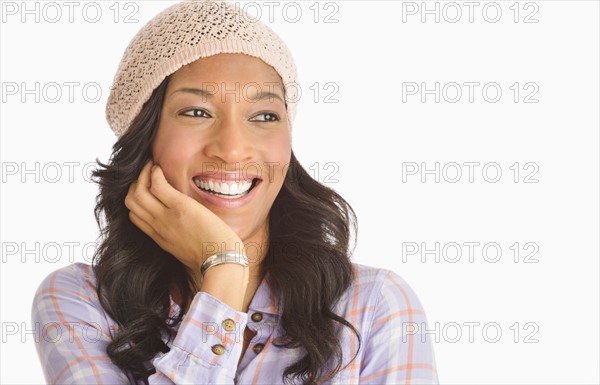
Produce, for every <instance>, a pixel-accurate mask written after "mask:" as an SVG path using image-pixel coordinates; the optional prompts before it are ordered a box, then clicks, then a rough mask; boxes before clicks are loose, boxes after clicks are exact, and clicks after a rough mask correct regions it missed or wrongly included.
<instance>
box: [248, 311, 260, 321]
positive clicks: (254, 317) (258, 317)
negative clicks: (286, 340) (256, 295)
mask: <svg viewBox="0 0 600 385" xmlns="http://www.w3.org/2000/svg"><path fill="white" fill-rule="evenodd" d="M250 318H252V321H254V322H260V321H262V318H263V317H262V313H254V314H252V317H250Z"/></svg>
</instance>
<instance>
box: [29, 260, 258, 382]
mask: <svg viewBox="0 0 600 385" xmlns="http://www.w3.org/2000/svg"><path fill="white" fill-rule="evenodd" d="M247 317H248V315H247V314H246V313H242V312H238V311H236V310H234V309H233V308H231V307H229V306H228V305H226V304H225V303H223V302H221V301H220V300H218V299H217V298H215V297H213V296H212V295H210V294H208V293H206V292H198V293H196V295H195V296H194V299H193V301H192V303H191V305H190V308H189V311H188V313H187V314H185V316H184V317H183V320H182V323H181V325H180V327H179V330H178V331H177V335H176V336H175V339H174V340H173V343H172V346H171V350H170V351H169V352H167V353H158V354H157V355H156V356H155V357H154V358H153V359H152V364H153V365H154V367H155V368H156V373H154V374H152V375H151V376H150V377H149V378H148V382H149V384H214V383H219V384H233V383H234V382H233V378H234V377H235V373H236V370H237V363H238V359H239V357H240V355H241V350H242V344H243V331H244V328H245V327H246V323H247ZM31 319H32V325H34V327H35V328H36V330H41V333H40V338H39V340H36V349H37V353H38V357H39V359H40V362H41V364H42V368H43V370H44V376H45V379H46V383H48V384H132V383H134V382H133V379H131V377H130V376H128V375H127V374H126V373H124V372H123V371H122V370H121V369H120V368H118V367H117V366H116V365H114V364H113V363H112V361H111V360H110V358H109V357H108V355H107V353H106V346H107V345H108V343H109V342H110V341H111V335H110V329H109V323H108V320H107V318H106V314H105V313H104V311H103V310H102V307H101V306H100V304H99V301H98V297H97V295H96V292H95V289H94V288H93V286H91V284H90V282H89V281H87V280H86V279H85V277H84V273H83V271H82V269H80V268H79V267H77V265H76V264H74V265H70V266H67V267H65V268H62V269H59V270H57V271H55V272H53V273H51V274H50V275H48V276H47V277H46V278H45V279H44V280H43V281H42V283H41V284H40V286H39V287H38V289H37V292H36V294H35V297H34V300H33V304H32V309H31Z"/></svg>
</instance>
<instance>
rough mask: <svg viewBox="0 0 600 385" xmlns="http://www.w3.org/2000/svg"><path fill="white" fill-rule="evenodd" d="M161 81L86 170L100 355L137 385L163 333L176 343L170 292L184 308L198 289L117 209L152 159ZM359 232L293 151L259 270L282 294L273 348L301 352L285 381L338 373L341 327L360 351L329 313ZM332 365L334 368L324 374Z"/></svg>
mask: <svg viewBox="0 0 600 385" xmlns="http://www.w3.org/2000/svg"><path fill="white" fill-rule="evenodd" d="M168 82H169V77H167V78H166V79H165V80H164V81H163V82H162V83H161V85H160V86H159V87H157V88H156V89H155V90H154V92H153V94H152V96H151V97H150V99H149V100H148V101H147V102H146V103H145V104H144V106H143V108H142V110H141V112H140V113H139V114H138V115H137V117H136V118H135V119H134V121H133V122H132V124H131V126H130V128H129V130H128V131H127V132H126V133H125V134H124V135H123V136H122V137H121V138H120V139H119V140H118V141H117V142H116V143H115V144H114V146H113V150H112V154H111V156H110V159H109V161H108V164H104V163H102V162H100V161H99V160H98V159H96V162H97V163H98V165H99V167H98V168H97V169H95V170H94V171H93V173H92V176H93V178H94V181H95V182H96V183H98V185H99V193H98V195H97V197H96V207H95V210H94V214H95V217H96V222H97V223H98V226H99V228H100V244H99V247H98V249H97V250H96V253H95V255H94V257H93V261H92V265H93V266H92V267H93V271H94V273H95V276H96V290H97V292H98V293H99V295H98V297H99V299H100V303H101V305H102V307H103V309H104V310H105V311H106V313H107V314H108V315H109V316H110V317H111V318H112V319H113V320H115V322H117V324H118V325H119V328H120V330H119V332H118V333H116V335H115V336H113V338H112V341H111V342H110V343H109V344H108V346H107V349H106V351H107V354H108V356H109V357H110V358H111V360H112V362H113V363H114V364H115V365H117V366H118V367H119V368H120V369H122V370H123V371H125V372H127V373H130V374H131V375H132V376H133V378H134V379H135V381H136V382H137V381H142V382H144V383H147V382H148V377H149V376H150V375H151V374H153V373H155V369H154V368H153V367H152V365H148V361H150V360H151V359H152V358H153V357H154V356H155V355H156V354H157V353H158V352H163V353H166V352H168V351H169V350H170V349H169V347H168V346H167V344H166V343H165V342H164V341H163V337H164V336H166V337H167V338H168V341H170V340H171V339H173V338H174V337H175V333H174V332H173V330H172V328H173V326H175V325H177V324H179V323H180V322H181V321H182V318H183V314H182V313H183V312H180V314H179V315H178V316H177V317H175V318H173V317H170V316H169V308H170V299H169V295H170V293H171V290H173V289H174V290H177V291H178V292H179V293H181V299H182V304H181V308H182V309H187V308H188V306H189V304H190V303H191V301H192V299H193V297H194V295H195V293H196V292H197V291H198V290H199V289H198V287H196V284H195V281H194V279H193V277H192V276H191V274H190V271H189V270H188V269H187V268H186V266H185V265H183V264H182V263H181V262H179V260H177V259H176V258H175V257H174V256H172V255H171V254H170V253H168V252H166V251H165V250H163V249H161V248H160V247H159V246H158V245H157V244H156V243H155V242H154V241H153V240H152V238H150V237H149V236H147V235H146V234H145V233H144V232H142V231H141V230H140V229H139V228H137V227H136V226H135V225H134V224H133V223H132V222H131V221H130V219H129V211H128V209H127V208H126V207H125V203H124V201H125V196H126V195H127V191H128V188H129V185H130V184H131V183H132V182H134V181H135V180H136V179H137V177H138V175H139V173H140V171H141V169H142V167H143V165H144V164H145V163H146V161H148V160H149V159H151V158H152V151H151V144H152V141H153V138H154V136H155V134H156V131H157V128H158V122H159V118H160V111H161V108H162V104H163V99H164V95H165V90H166V88H167V84H168ZM357 230H358V229H357V221H356V215H355V213H354V210H353V209H352V207H351V206H350V205H349V204H348V203H347V202H346V201H345V200H344V199H343V198H342V197H341V196H340V195H339V194H337V193H336V192H335V191H333V190H332V189H330V188H328V187H326V186H324V185H323V184H321V183H319V182H318V181H316V180H314V179H313V178H312V177H311V176H310V175H309V174H308V173H307V172H306V170H305V169H304V168H303V167H302V166H301V165H300V164H299V163H298V161H297V160H296V157H295V156H294V153H293V151H292V154H291V160H290V165H289V169H288V172H287V174H286V177H285V180H284V183H283V186H282V188H281V190H280V192H279V194H278V196H277V197H276V199H275V201H274V203H273V206H272V207H271V211H270V213H269V248H268V251H267V254H266V256H265V258H264V260H263V261H262V262H261V271H262V272H264V273H266V272H269V273H270V276H269V278H270V285H272V289H276V290H279V291H280V293H281V297H280V298H281V304H280V306H281V307H282V315H281V318H280V324H281V326H282V328H283V330H284V331H285V335H284V336H283V338H282V339H276V340H273V342H272V343H273V344H274V345H275V346H278V347H285V348H297V347H303V348H304V349H305V351H306V354H305V355H304V356H303V357H302V358H301V359H300V360H299V361H298V362H295V363H293V364H292V365H290V366H288V367H287V368H286V369H285V371H284V373H283V378H282V381H283V382H284V383H286V384H288V383H290V384H293V383H295V382H296V380H299V381H300V383H302V384H316V383H319V382H323V381H327V380H328V379H331V378H333V377H334V376H335V374H336V373H337V372H338V371H340V370H341V369H343V368H342V358H343V356H342V348H341V345H340V339H339V334H338V332H339V330H338V327H339V326H340V325H344V326H346V327H348V328H350V329H351V330H352V331H353V333H354V334H355V335H356V337H357V339H358V343H359V350H360V345H361V336H360V333H359V332H358V331H357V330H356V328H355V327H354V326H353V325H352V324H351V323H350V322H348V321H347V320H345V319H344V318H342V317H340V316H339V315H337V314H335V313H334V312H333V311H332V309H333V306H334V305H335V304H336V303H337V301H338V300H339V299H340V297H341V296H342V294H343V293H344V292H345V291H346V290H347V289H348V288H349V287H350V286H351V285H352V281H353V279H354V276H353V270H352V263H351V262H350V256H351V255H352V252H353V251H354V248H355V246H356V244H354V245H353V247H352V250H350V248H349V242H350V235H351V231H354V234H356V233H357ZM295 246H297V247H295ZM357 353H358V351H357ZM355 358H356V355H355V356H354V357H353V358H352V360H354V359H355ZM330 360H333V362H334V364H333V366H332V367H333V369H332V370H330V371H327V370H326V367H327V366H328V363H329V361H330ZM348 364H349V363H348ZM346 366H347V365H346ZM344 367H345V366H344Z"/></svg>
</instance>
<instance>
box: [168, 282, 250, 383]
mask: <svg viewBox="0 0 600 385" xmlns="http://www.w3.org/2000/svg"><path fill="white" fill-rule="evenodd" d="M247 322H248V314H247V313H243V312H239V311H236V310H235V309H233V308H232V307H230V306H229V305H227V304H225V303H224V302H222V301H221V300H219V299H217V298H216V297H214V296H212V295H211V294H208V293H206V292H203V291H199V292H197V293H196V295H195V296H194V299H193V300H192V303H191V305H190V308H189V310H188V312H187V314H185V316H184V317H183V320H182V322H181V325H180V327H179V329H178V331H177V336H176V337H175V339H174V340H173V345H172V347H173V348H175V349H179V350H182V352H179V353H184V352H185V353H187V354H189V355H191V356H192V357H188V358H189V359H191V361H193V362H199V363H200V364H201V365H203V366H205V367H206V368H214V367H220V368H222V369H224V370H225V371H226V372H227V374H228V375H229V376H230V378H233V377H235V374H236V371H237V364H238V360H239V358H240V356H241V353H242V346H243V342H244V329H245V328H246V324H247ZM177 355H179V354H177ZM188 363H189V361H188Z"/></svg>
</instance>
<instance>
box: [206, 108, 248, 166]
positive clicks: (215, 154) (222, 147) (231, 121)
mask: <svg viewBox="0 0 600 385" xmlns="http://www.w3.org/2000/svg"><path fill="white" fill-rule="evenodd" d="M245 128H246V127H245V126H244V124H243V123H242V122H241V121H240V120H239V119H235V118H232V117H228V118H223V119H221V120H220V121H217V122H215V126H213V127H212V131H213V135H211V137H210V139H209V140H208V142H206V143H205V146H204V152H205V155H206V156H207V157H208V158H209V159H214V160H216V161H218V162H220V163H222V164H225V165H235V164H238V163H239V164H243V163H245V162H247V161H248V160H249V159H251V158H252V155H253V143H252V140H251V138H250V137H249V135H248V132H247V131H246V130H245Z"/></svg>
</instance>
